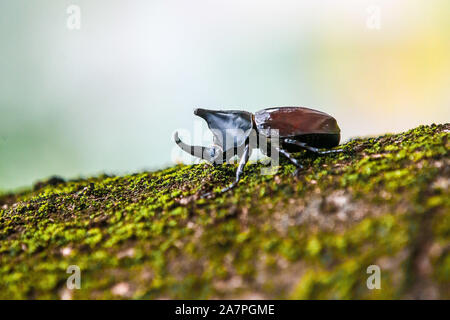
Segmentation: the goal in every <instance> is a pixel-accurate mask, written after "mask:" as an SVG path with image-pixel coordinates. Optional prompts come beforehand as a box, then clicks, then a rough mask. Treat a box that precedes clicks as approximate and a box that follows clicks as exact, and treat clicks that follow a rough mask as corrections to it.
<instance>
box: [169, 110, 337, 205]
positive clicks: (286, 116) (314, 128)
mask: <svg viewBox="0 0 450 320" xmlns="http://www.w3.org/2000/svg"><path fill="white" fill-rule="evenodd" d="M194 114H195V115H197V116H199V117H201V118H203V119H204V120H205V121H206V122H207V123H208V127H209V129H210V130H211V131H212V132H213V145H212V146H211V147H203V146H190V145H188V144H186V143H184V142H183V141H182V140H181V139H180V138H179V136H178V133H177V132H175V134H174V139H175V143H176V144H177V145H178V146H179V147H180V148H181V149H183V150H184V151H186V152H188V153H190V154H191V155H193V156H196V157H199V158H201V159H204V160H207V161H209V162H211V163H213V164H218V163H224V162H227V161H229V160H230V159H231V158H232V157H234V156H235V155H237V156H238V157H239V158H240V162H239V166H238V169H237V171H236V179H235V181H234V182H233V183H232V184H231V185H229V186H228V187H226V188H224V189H222V191H221V193H222V192H226V191H228V190H230V189H232V188H234V187H235V186H236V185H237V184H238V182H239V180H240V178H241V176H242V173H243V170H244V166H245V164H246V163H247V161H248V159H249V157H250V154H251V152H252V150H253V149H255V148H260V142H261V139H266V143H268V144H269V145H270V141H271V139H274V138H275V135H274V134H273V132H276V133H277V136H276V138H277V139H279V141H278V143H277V144H276V145H277V146H276V147H275V150H276V151H277V152H278V153H279V154H281V155H283V156H284V157H286V158H287V159H289V160H290V161H291V162H292V163H293V164H294V165H295V166H296V167H297V171H296V174H297V173H298V171H299V170H301V169H303V166H302V165H301V164H300V162H299V161H298V160H297V159H295V158H294V157H293V156H292V154H291V152H298V151H300V150H308V151H310V152H313V153H315V154H321V155H323V154H329V153H336V152H342V150H340V149H337V150H336V149H334V150H320V149H321V148H325V149H331V148H333V147H336V146H337V145H339V140H340V129H339V126H338V125H337V122H336V119H334V118H333V117H332V116H330V115H328V114H326V113H324V112H321V111H317V110H314V109H309V108H305V107H274V108H267V109H263V110H260V111H257V112H255V114H252V113H250V112H247V111H238V110H207V109H195V110H194ZM274 129H275V131H274ZM252 134H254V135H256V136H257V138H256V140H254V141H256V143H253V144H251V143H250V140H252V139H250V137H251V135H252ZM260 149H261V148H260ZM261 151H262V152H263V153H265V154H266V155H268V156H270V154H268V152H267V151H266V150H263V149H261ZM209 195H211V193H208V194H204V195H203V196H204V197H207V196H209Z"/></svg>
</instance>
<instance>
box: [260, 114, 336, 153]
mask: <svg viewBox="0 0 450 320" xmlns="http://www.w3.org/2000/svg"><path fill="white" fill-rule="evenodd" d="M255 124H256V128H257V129H258V131H259V132H260V133H261V134H264V135H267V136H270V131H269V130H270V129H278V131H279V136H280V138H287V137H298V136H304V135H313V134H321V135H322V134H324V135H332V136H334V137H333V138H330V137H327V138H325V137H321V138H313V136H311V137H309V138H307V139H319V140H320V141H319V143H322V142H328V139H331V140H333V139H335V138H336V135H337V136H338V138H339V136H340V132H341V130H340V129H339V126H338V125H337V122H336V119H334V118H333V117H332V116H330V115H329V114H326V113H325V112H321V111H317V110H313V109H309V108H304V107H276V108H268V109H263V110H260V111H258V112H256V113H255ZM331 140H330V141H331ZM305 142H306V141H305ZM338 143H339V141H338ZM324 144H328V143H324Z"/></svg>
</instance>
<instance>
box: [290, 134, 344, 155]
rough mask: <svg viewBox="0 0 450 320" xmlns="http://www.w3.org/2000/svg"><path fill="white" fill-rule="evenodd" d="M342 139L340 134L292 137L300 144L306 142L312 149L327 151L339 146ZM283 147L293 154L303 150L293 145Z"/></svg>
mask: <svg viewBox="0 0 450 320" xmlns="http://www.w3.org/2000/svg"><path fill="white" fill-rule="evenodd" d="M340 138H341V135H340V134H339V133H337V134H330V133H312V134H302V135H299V136H295V137H291V139H294V140H297V141H299V142H305V143H306V144H307V145H308V146H310V147H314V148H326V149H330V148H334V147H336V146H338V145H339V141H340ZM283 147H284V148H285V149H287V150H288V151H291V152H296V151H299V150H301V149H302V148H299V147H297V146H295V145H292V144H283Z"/></svg>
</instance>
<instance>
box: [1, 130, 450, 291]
mask: <svg viewBox="0 0 450 320" xmlns="http://www.w3.org/2000/svg"><path fill="white" fill-rule="evenodd" d="M449 136H450V125H449V124H442V125H431V126H420V127H418V128H415V129H413V130H410V131H408V132H405V133H401V134H395V135H385V136H381V137H378V138H364V139H355V140H352V141H350V142H348V143H346V144H345V145H343V148H344V149H345V152H344V153H342V154H336V155H326V156H315V155H312V154H308V153H306V152H305V153H299V154H296V157H297V158H298V159H300V161H302V163H303V164H304V165H305V170H304V171H303V172H301V174H300V175H299V176H298V177H294V176H293V172H294V171H295V168H294V166H293V165H292V164H290V163H289V162H287V161H281V163H280V167H279V169H278V172H277V173H276V174H275V175H261V174H260V172H261V169H262V168H263V164H261V163H253V164H249V165H247V166H246V168H245V171H244V179H243V180H242V181H241V182H240V184H239V185H238V187H237V188H236V189H235V190H233V191H230V192H228V193H226V194H223V195H216V197H214V198H213V199H200V198H199V194H201V193H203V192H205V191H211V190H213V189H214V190H219V189H220V188H221V187H223V186H225V185H227V184H229V183H230V182H231V181H232V180H233V178H234V171H235V169H236V165H222V166H217V167H214V168H213V167H212V166H209V165H207V164H198V165H192V166H182V165H179V166H175V167H172V168H168V169H165V170H161V171H156V172H144V173H140V174H134V175H129V176H122V177H119V176H100V177H95V178H90V179H85V180H77V181H67V182H66V181H64V180H61V179H56V178H53V179H50V180H48V181H44V182H40V183H38V184H36V185H35V188H34V189H33V190H29V191H25V192H21V193H17V194H3V195H0V298H52V299H53V298H64V299H70V298H72V299H79V298H100V299H103V298H150V299H154V298H193V299H196V298H281V299H305V298H306V299H315V298H319V299H320V298H330V299H365V298H368V299H379V298H387V299H390V298H395V299H408V298H440V299H450V196H449V182H450V165H449V164H450V159H449V147H450V140H449ZM70 265H76V266H78V267H79V268H80V271H81V289H78V290H77V289H74V290H69V289H68V288H67V286H66V282H67V279H68V277H69V276H70V275H71V274H68V273H67V272H66V271H67V268H68V267H69V266H70ZM370 265H377V266H379V267H380V270H381V289H373V290H370V289H368V287H367V283H366V282H367V279H368V277H369V276H370V274H368V273H367V268H368V266H370Z"/></svg>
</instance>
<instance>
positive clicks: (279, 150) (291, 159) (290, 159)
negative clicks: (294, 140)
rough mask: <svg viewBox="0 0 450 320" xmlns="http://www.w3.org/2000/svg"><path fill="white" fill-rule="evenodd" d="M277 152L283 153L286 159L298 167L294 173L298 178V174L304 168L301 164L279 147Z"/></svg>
mask: <svg viewBox="0 0 450 320" xmlns="http://www.w3.org/2000/svg"><path fill="white" fill-rule="evenodd" d="M276 150H277V151H278V152H279V153H281V154H282V155H283V156H285V157H286V158H288V159H289V161H291V162H292V163H293V164H294V165H295V166H296V167H297V169H296V170H295V172H294V176H297V175H298V173H299V172H300V170H302V169H303V166H302V165H301V164H300V162H298V160H297V159H295V158H294V156H293V155H292V154H290V153H289V152H288V151H286V150H284V149H282V148H279V147H277V148H276Z"/></svg>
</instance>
